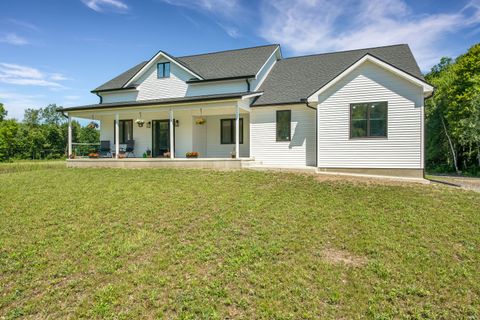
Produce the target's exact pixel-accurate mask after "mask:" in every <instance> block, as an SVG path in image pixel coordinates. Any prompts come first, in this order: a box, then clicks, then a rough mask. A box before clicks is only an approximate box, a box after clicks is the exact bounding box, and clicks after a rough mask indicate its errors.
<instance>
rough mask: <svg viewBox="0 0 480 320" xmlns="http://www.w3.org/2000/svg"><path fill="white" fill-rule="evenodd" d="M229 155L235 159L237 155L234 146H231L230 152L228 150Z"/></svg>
mask: <svg viewBox="0 0 480 320" xmlns="http://www.w3.org/2000/svg"><path fill="white" fill-rule="evenodd" d="M230 157H232V159H235V158H236V157H237V153H236V152H235V148H233V150H232V152H230Z"/></svg>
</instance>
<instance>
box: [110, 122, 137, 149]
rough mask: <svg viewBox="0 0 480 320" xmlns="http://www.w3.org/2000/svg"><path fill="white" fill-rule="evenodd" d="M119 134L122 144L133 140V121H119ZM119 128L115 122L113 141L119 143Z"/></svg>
mask: <svg viewBox="0 0 480 320" xmlns="http://www.w3.org/2000/svg"><path fill="white" fill-rule="evenodd" d="M118 134H119V136H120V144H125V143H127V141H128V140H133V120H119V121H118ZM116 139H117V126H116V125H115V120H114V121H113V141H114V143H115V144H116V143H117V142H116V141H117V140H116Z"/></svg>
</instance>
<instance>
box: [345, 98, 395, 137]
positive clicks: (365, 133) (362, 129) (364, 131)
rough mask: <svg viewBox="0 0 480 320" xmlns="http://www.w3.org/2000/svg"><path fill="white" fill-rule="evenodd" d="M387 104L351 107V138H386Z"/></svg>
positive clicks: (367, 104)
mask: <svg viewBox="0 0 480 320" xmlns="http://www.w3.org/2000/svg"><path fill="white" fill-rule="evenodd" d="M387 110H388V108H387V102H386V101H382V102H371V103H355V104H351V105H350V138H386V137H387V113H388V111H387Z"/></svg>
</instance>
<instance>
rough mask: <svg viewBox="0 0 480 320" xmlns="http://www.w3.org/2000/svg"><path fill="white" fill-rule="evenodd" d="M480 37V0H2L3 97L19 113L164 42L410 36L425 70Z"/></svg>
mask: <svg viewBox="0 0 480 320" xmlns="http://www.w3.org/2000/svg"><path fill="white" fill-rule="evenodd" d="M479 40H480V0H473V1H471V0H465V1H449V0H441V1H440V0H436V1H435V0H422V1H418V0H417V1H407V0H370V1H367V0H363V1H362V0H361V1H353V0H276V1H274V0H258V1H253V0H244V1H242V0H230V1H224V0H199V1H193V0H191V1H188V0H141V1H139V0H136V1H134V0H30V1H27V0H2V1H1V2H0V102H1V103H4V104H5V106H6V108H7V110H8V112H9V116H10V117H15V118H17V119H21V118H22V116H23V110H24V109H25V108H39V107H44V106H46V105H48V104H49V103H57V105H63V106H72V105H82V104H88V103H97V102H98V98H97V97H96V96H95V95H93V94H91V93H90V90H91V89H93V88H95V87H96V86H98V85H100V84H102V83H103V82H105V81H107V80H109V79H110V78H112V77H114V76H116V75H117V74H119V73H121V72H122V71H124V70H126V69H128V68H130V67H131V66H133V65H135V64H137V63H139V62H140V61H143V60H146V59H149V58H150V57H151V56H153V55H154V54H155V53H156V52H157V51H158V50H164V51H167V52H169V53H170V54H172V55H177V56H180V55H189V54H196V53H203V52H211V51H218V50H227V49H234V48H241V47H248V46H256V45H262V44H267V43H280V44H281V45H282V52H283V55H284V56H293V55H304V54H311V53H322V52H330V51H339V50H348V49H355V48H362V47H371V46H380V45H388V44H396V43H408V44H409V45H410V47H411V48H412V50H413V53H414V55H415V56H416V58H417V60H418V62H419V64H420V67H421V68H422V70H424V71H427V70H429V68H430V67H431V66H432V65H434V64H435V63H436V62H437V61H438V60H439V58H440V57H442V56H451V57H455V56H457V55H459V54H461V53H462V52H464V51H465V50H466V49H468V48H469V47H470V46H471V45H473V44H474V43H477V42H479Z"/></svg>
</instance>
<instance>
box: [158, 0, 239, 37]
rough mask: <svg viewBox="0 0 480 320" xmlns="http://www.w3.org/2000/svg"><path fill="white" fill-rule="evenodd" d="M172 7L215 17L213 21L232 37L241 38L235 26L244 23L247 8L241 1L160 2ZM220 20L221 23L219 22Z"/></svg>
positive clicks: (169, 0) (170, 0)
mask: <svg viewBox="0 0 480 320" xmlns="http://www.w3.org/2000/svg"><path fill="white" fill-rule="evenodd" d="M159 1H161V2H164V3H167V4H169V5H172V6H177V7H184V8H187V9H192V10H196V11H199V12H202V13H205V14H207V15H208V16H210V17H213V20H214V21H215V22H216V23H217V24H218V26H219V27H221V28H222V29H223V30H224V31H225V32H226V33H227V34H228V35H229V36H230V37H232V38H238V37H239V36H240V32H239V28H238V27H237V26H235V25H238V24H241V23H243V22H244V18H245V17H246V11H245V8H244V7H243V6H242V5H241V3H240V0H159ZM219 20H220V21H221V22H219Z"/></svg>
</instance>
